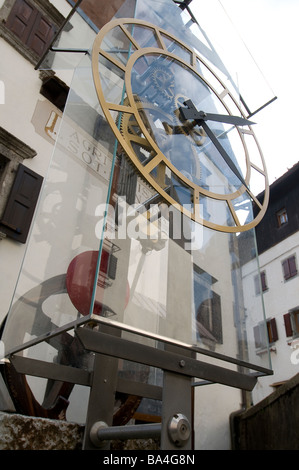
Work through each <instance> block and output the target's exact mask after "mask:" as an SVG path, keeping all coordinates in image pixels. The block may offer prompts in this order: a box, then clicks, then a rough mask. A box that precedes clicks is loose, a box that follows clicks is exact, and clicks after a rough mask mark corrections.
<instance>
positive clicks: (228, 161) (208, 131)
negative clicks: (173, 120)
mask: <svg viewBox="0 0 299 470" xmlns="http://www.w3.org/2000/svg"><path fill="white" fill-rule="evenodd" d="M200 125H201V126H202V128H203V129H204V131H205V133H206V134H207V136H208V137H209V138H210V140H211V141H212V142H213V144H214V145H215V147H216V149H217V150H218V152H219V153H220V155H221V156H222V158H223V160H224V161H225V162H226V164H227V165H228V166H229V168H230V169H231V170H232V172H233V173H234V174H235V175H236V176H237V178H239V180H240V181H241V183H242V184H243V185H244V186H245V188H246V189H248V190H249V188H248V186H247V183H246V181H245V180H244V178H243V176H242V175H241V173H240V172H239V170H238V168H237V167H236V165H235V164H234V162H233V161H232V159H231V158H230V156H229V155H228V153H227V152H226V150H225V149H224V148H223V147H222V145H221V144H220V142H219V140H218V139H217V137H216V136H215V134H214V132H213V131H212V130H211V129H210V128H209V126H208V125H207V124H206V123H205V122H204V121H202V122H201V123H200Z"/></svg>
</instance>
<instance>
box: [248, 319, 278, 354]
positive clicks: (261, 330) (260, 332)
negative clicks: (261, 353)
mask: <svg viewBox="0 0 299 470" xmlns="http://www.w3.org/2000/svg"><path fill="white" fill-rule="evenodd" d="M253 334H254V341H255V347H256V348H257V349H265V348H266V347H267V345H268V342H269V344H270V345H271V344H273V343H275V341H277V340H278V333H277V326H276V320H275V318H272V319H269V320H267V321H266V324H265V323H264V322H263V323H260V324H258V325H256V326H255V327H254V328H253Z"/></svg>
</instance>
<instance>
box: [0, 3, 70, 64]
mask: <svg viewBox="0 0 299 470" xmlns="http://www.w3.org/2000/svg"><path fill="white" fill-rule="evenodd" d="M0 4H1V2H0ZM63 21H64V17H63V15H62V14H61V13H60V12H59V11H58V10H57V9H56V8H55V7H54V5H52V3H51V2H49V0H15V1H12V0H9V1H7V2H4V6H3V7H2V8H1V6H0V33H1V36H2V37H3V38H4V39H5V40H6V41H7V42H9V44H11V45H12V46H13V47H14V48H15V49H16V50H17V51H18V52H20V53H21V54H22V55H23V56H24V57H25V58H26V59H28V60H29V61H30V62H31V63H33V64H36V62H37V60H38V59H39V58H40V57H41V56H42V55H43V53H44V52H45V50H46V48H47V47H48V45H49V44H50V42H51V41H52V39H53V38H54V35H55V32H56V31H57V30H58V28H59V27H60V25H61V24H62V23H63Z"/></svg>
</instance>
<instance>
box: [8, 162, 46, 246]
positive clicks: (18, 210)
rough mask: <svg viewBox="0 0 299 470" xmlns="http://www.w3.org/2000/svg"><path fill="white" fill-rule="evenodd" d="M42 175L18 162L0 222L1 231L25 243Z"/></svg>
mask: <svg viewBox="0 0 299 470" xmlns="http://www.w3.org/2000/svg"><path fill="white" fill-rule="evenodd" d="M42 182H43V177H42V176H40V175H38V174H37V173H35V172H34V171H32V170H30V169H29V168H27V167H25V166H24V165H22V164H20V165H19V166H18V171H17V174H16V178H15V181H14V183H13V186H12V188H11V192H10V195H9V198H8V201H7V204H6V207H5V210H4V213H3V217H2V220H1V222H0V229H1V231H2V232H4V233H6V235H7V236H8V237H10V238H13V239H14V240H17V241H19V242H20V243H25V242H26V240H27V235H28V232H29V228H30V224H31V221H32V217H33V214H34V210H35V207H36V203H37V199H38V196H39V192H40V189H41V185H42Z"/></svg>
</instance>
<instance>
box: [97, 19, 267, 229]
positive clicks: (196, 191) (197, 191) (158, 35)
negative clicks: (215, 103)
mask: <svg viewBox="0 0 299 470" xmlns="http://www.w3.org/2000/svg"><path fill="white" fill-rule="evenodd" d="M125 25H140V26H142V27H145V28H148V29H150V30H151V31H152V34H153V36H154V37H155V39H156V42H157V44H158V45H159V48H157V47H146V48H144V47H140V45H139V44H138V42H137V41H136V40H135V39H134V38H133V37H132V35H131V34H130V32H129V31H128V30H127V28H126V27H125ZM115 27H119V28H120V29H121V31H122V32H123V33H124V34H125V36H126V37H127V38H128V41H129V42H130V43H131V44H132V45H133V47H134V48H135V51H134V52H133V53H132V55H130V57H129V58H128V61H127V63H126V65H124V64H123V63H122V62H120V61H119V60H117V59H116V58H114V57H112V56H111V55H110V54H109V53H108V52H106V51H104V50H103V49H101V43H102V40H103V39H104V37H105V36H106V34H107V33H108V32H109V31H110V30H112V29H113V28H115ZM163 36H165V37H167V38H168V39H170V40H171V41H175V42H176V43H177V44H178V45H179V46H180V47H181V48H182V49H184V50H186V51H188V52H189V54H190V63H188V62H186V61H185V60H183V59H182V58H181V57H179V56H178V55H176V54H173V53H171V52H169V51H168V50H167V47H166V44H165V41H164V40H163ZM144 54H154V55H161V54H164V55H165V56H167V57H169V58H171V59H173V60H176V61H177V62H179V63H180V64H181V65H182V66H184V67H186V68H187V69H189V70H190V71H192V72H193V73H195V74H196V75H197V76H198V77H199V78H200V79H201V80H203V81H204V82H205V83H206V84H207V86H208V87H209V88H210V89H211V90H212V91H213V93H215V95H216V96H217V98H218V99H219V100H220V101H221V102H222V104H223V105H224V107H225V109H226V110H227V112H228V114H230V115H232V113H231V111H230V110H229V108H228V105H227V104H226V103H225V102H224V101H223V98H224V97H225V96H226V95H229V97H230V98H231V100H232V101H233V103H234V105H235V106H236V108H237V109H238V110H239V112H240V114H241V116H243V117H245V116H244V114H243V112H242V110H241V108H240V107H239V105H238V103H237V102H236V100H235V98H234V97H233V95H232V94H231V93H230V91H229V89H228V88H227V87H226V86H225V85H224V84H223V82H222V81H221V79H220V78H219V77H218V76H217V75H216V74H215V73H214V71H213V70H212V69H211V67H210V66H209V65H208V64H207V63H206V61H205V60H204V59H203V58H202V57H201V56H200V55H199V54H198V53H196V52H195V51H194V50H193V49H192V48H190V47H189V46H187V45H186V44H185V43H183V42H182V41H181V40H180V39H178V38H176V37H175V36H173V35H172V34H171V33H169V32H168V31H166V30H163V29H162V28H160V27H158V26H156V25H153V24H151V23H148V22H146V21H143V20H138V19H135V18H121V19H115V20H112V21H111V22H109V23H107V24H106V25H105V26H104V27H103V28H102V29H101V30H100V32H99V33H98V35H97V36H96V39H95V41H94V44H93V48H92V74H93V80H94V85H95V90H96V93H97V97H98V99H99V102H100V105H101V107H102V109H103V112H104V115H105V117H106V119H107V121H108V123H109V125H110V127H111V129H112V131H113V133H114V135H115V136H116V138H117V140H118V142H119V143H120V145H121V147H122V148H123V150H124V151H125V153H126V154H127V155H128V157H129V158H130V160H131V161H132V163H133V164H134V166H135V168H136V169H137V170H138V172H139V174H140V175H141V176H142V178H144V179H145V181H147V182H148V183H149V184H150V185H151V186H152V187H153V189H154V190H155V191H157V193H159V194H160V195H161V196H162V198H163V199H164V201H166V202H167V203H168V204H169V205H173V206H174V207H176V208H178V209H179V210H180V211H181V212H182V213H183V214H184V215H186V216H187V217H189V218H190V219H192V220H193V221H195V222H198V223H200V224H202V225H204V226H206V227H208V228H211V229H213V230H216V231H220V232H228V233H238V232H243V231H246V230H249V229H252V228H253V227H255V226H256V225H257V224H258V223H259V222H260V221H261V220H262V218H263V216H264V214H265V212H266V210H267V206H268V201H269V183H268V175H267V170H266V165H265V161H264V157H263V154H262V152H261V149H260V146H259V144H258V142H257V139H256V136H255V134H254V132H253V130H252V129H251V127H250V126H246V129H245V128H242V129H240V128H238V127H236V129H237V131H238V133H239V136H240V138H241V141H242V144H243V147H244V151H245V158H246V167H247V168H246V170H247V171H246V177H245V182H246V184H247V186H248V183H249V181H250V176H251V167H252V168H254V169H255V170H256V171H257V172H258V173H260V174H261V175H263V177H264V178H265V190H264V199H263V203H261V202H260V201H259V200H258V199H257V197H256V196H255V195H254V194H253V193H252V192H251V191H250V190H249V189H248V188H246V187H245V186H244V185H243V186H242V187H241V188H240V189H238V190H237V191H235V192H233V193H230V194H225V195H223V194H218V193H214V192H211V191H208V190H206V189H204V188H201V187H200V186H198V185H196V184H195V183H193V182H192V181H190V180H189V179H188V178H187V177H186V176H185V175H183V174H182V173H181V172H180V171H179V170H177V169H176V167H175V166H174V165H173V164H172V163H171V162H170V161H169V160H168V159H167V158H166V157H165V156H164V154H163V153H162V152H161V150H160V149H159V148H158V146H157V144H156V143H155V141H154V140H153V139H152V137H151V136H150V135H149V133H148V131H147V129H146V127H145V125H144V122H143V121H142V119H141V117H140V114H139V111H138V106H137V104H136V102H135V100H134V96H133V92H132V87H131V70H132V67H133V65H134V63H135V62H136V60H137V59H138V58H140V57H141V56H142V55H144ZM99 55H101V56H102V57H104V58H105V59H106V60H108V61H109V62H111V63H112V64H114V65H115V66H116V67H117V68H118V69H120V70H122V71H123V72H124V75H125V79H124V85H125V90H126V93H127V97H128V102H129V104H126V105H125V104H116V103H109V102H107V101H106V100H105V96H104V93H103V90H102V86H101V81H100V77H99V65H98V63H99ZM197 60H199V61H200V62H201V63H202V64H203V65H204V66H205V67H206V68H207V69H208V70H209V72H210V73H211V74H212V75H213V76H214V77H215V79H216V80H217V81H218V82H219V83H220V85H221V86H222V88H223V90H222V91H221V93H220V94H219V93H218V92H217V91H216V90H215V88H214V87H213V86H212V85H211V84H210V83H209V82H208V81H207V80H206V79H205V78H204V77H203V76H201V75H200V74H199V72H198V70H197V69H196V61H197ZM110 111H116V112H120V113H127V114H129V115H134V118H135V119H136V121H137V123H138V125H139V127H140V129H142V133H143V134H144V136H145V139H146V140H147V142H148V143H149V144H150V146H151V148H152V149H153V150H154V153H155V155H154V157H153V158H151V159H150V161H149V163H147V164H146V165H145V166H143V165H142V164H141V162H140V161H139V159H138V158H137V156H136V154H135V152H134V150H133V148H132V146H131V145H130V139H129V138H127V139H126V138H125V136H124V135H123V134H122V133H121V131H120V129H119V128H118V126H117V124H116V122H115V120H114V118H113V117H112V115H111V113H110ZM243 134H250V135H252V136H253V138H254V140H255V144H256V146H257V148H258V152H259V156H260V159H261V163H262V167H263V168H260V167H258V166H257V165H255V164H254V163H253V162H251V161H250V158H249V153H248V149H247V146H246V144H245V140H244V137H243ZM161 162H163V164H164V165H165V166H167V167H168V168H169V169H170V170H171V172H173V173H174V174H175V175H176V176H177V177H178V178H179V179H180V180H181V181H182V182H183V183H184V184H185V185H186V186H187V187H189V188H191V189H192V191H193V206H194V210H193V212H191V211H189V210H188V209H186V207H184V206H182V205H181V204H179V203H178V202H177V201H176V200H175V199H173V198H172V197H171V196H170V195H169V194H168V193H167V192H165V191H164V190H163V188H162V187H161V185H160V184H159V183H158V181H157V180H156V179H154V178H153V177H152V176H151V175H150V172H151V171H152V170H154V169H155V168H157V167H158V166H159V164H160V163H161ZM244 192H247V194H248V195H249V197H250V198H251V200H252V201H253V202H254V203H255V204H256V206H257V207H258V208H259V212H258V214H257V216H256V217H255V218H254V219H253V220H252V221H251V222H249V223H247V224H245V225H242V224H241V222H240V221H239V219H238V217H237V214H236V211H235V209H234V207H233V200H234V199H237V198H238V197H240V196H241V195H242V194H244ZM201 195H203V196H205V197H209V198H211V199H215V200H221V201H226V203H227V206H228V208H229V211H230V213H231V215H232V217H233V220H234V222H235V224H236V225H235V226H229V225H219V224H217V223H214V222H211V221H207V220H205V219H203V218H202V217H201V216H200V213H199V204H200V196H201Z"/></svg>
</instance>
